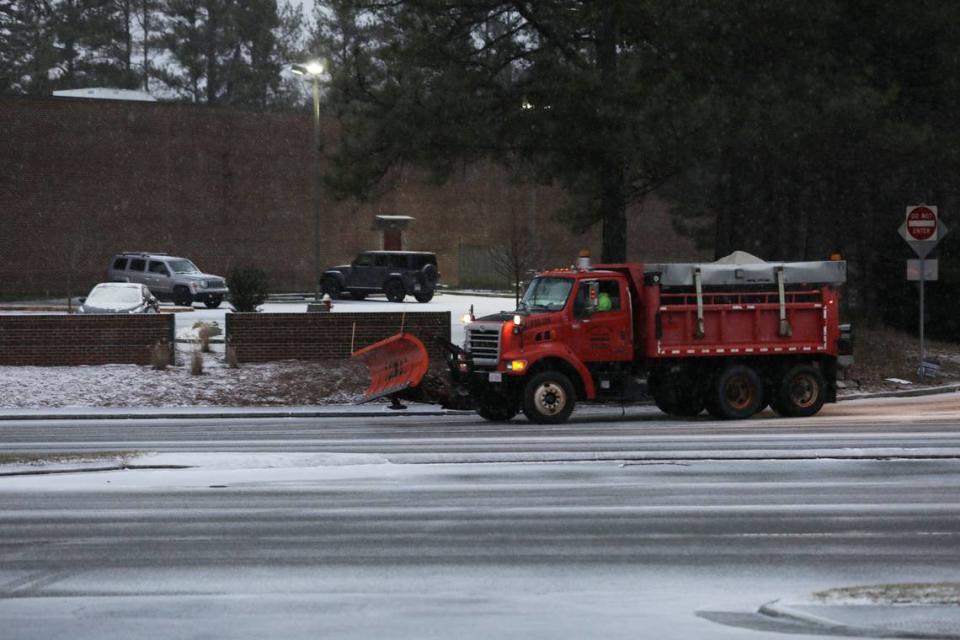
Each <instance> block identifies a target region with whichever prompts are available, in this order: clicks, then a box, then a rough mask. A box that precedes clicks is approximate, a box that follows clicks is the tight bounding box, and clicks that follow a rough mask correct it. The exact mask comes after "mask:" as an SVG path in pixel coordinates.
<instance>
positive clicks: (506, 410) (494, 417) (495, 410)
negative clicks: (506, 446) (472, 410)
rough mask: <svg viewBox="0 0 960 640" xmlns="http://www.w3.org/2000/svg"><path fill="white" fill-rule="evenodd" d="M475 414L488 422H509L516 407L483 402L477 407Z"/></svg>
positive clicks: (515, 412) (515, 411)
mask: <svg viewBox="0 0 960 640" xmlns="http://www.w3.org/2000/svg"><path fill="white" fill-rule="evenodd" d="M477 414H478V415H479V416H480V417H481V418H483V419H484V420H489V421H490V422H509V421H510V420H512V419H513V417H514V416H515V415H517V409H516V408H515V407H510V406H506V405H502V404H485V405H480V406H479V407H477Z"/></svg>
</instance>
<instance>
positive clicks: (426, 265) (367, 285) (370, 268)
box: [320, 251, 440, 302]
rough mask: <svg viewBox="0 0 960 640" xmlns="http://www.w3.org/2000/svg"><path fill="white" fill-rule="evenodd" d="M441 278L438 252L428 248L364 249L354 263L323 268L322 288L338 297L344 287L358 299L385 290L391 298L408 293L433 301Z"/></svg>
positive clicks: (397, 297)
mask: <svg viewBox="0 0 960 640" xmlns="http://www.w3.org/2000/svg"><path fill="white" fill-rule="evenodd" d="M439 281H440V272H439V271H438V270H437V256H436V255H435V254H433V253H429V252H426V251H364V252H363V253H361V254H360V255H358V256H357V257H356V258H355V259H354V261H353V263H351V264H348V265H346V264H345V265H341V266H338V267H332V268H330V269H327V270H326V271H324V272H323V276H322V278H321V279H320V290H321V291H322V292H323V293H327V294H330V297H331V298H338V297H339V296H340V294H341V293H343V292H344V291H349V292H350V295H351V296H353V297H354V298H355V299H357V300H363V299H364V298H366V297H367V295H369V294H371V293H379V292H381V291H382V292H383V293H384V294H386V296H387V299H388V300H390V301H391V302H403V299H404V298H405V297H406V296H407V294H410V295H412V296H413V297H414V298H416V299H417V302H430V300H431V299H433V292H434V290H436V288H437V283H438V282H439Z"/></svg>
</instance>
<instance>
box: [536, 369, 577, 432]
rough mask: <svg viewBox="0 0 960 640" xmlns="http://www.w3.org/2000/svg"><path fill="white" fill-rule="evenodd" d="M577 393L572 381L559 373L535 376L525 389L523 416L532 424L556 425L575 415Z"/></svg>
mask: <svg viewBox="0 0 960 640" xmlns="http://www.w3.org/2000/svg"><path fill="white" fill-rule="evenodd" d="M574 404H576V393H575V391H574V389H573V383H572V382H570V379H569V378H568V377H567V376H565V375H563V374H562V373H560V372H559V371H543V372H541V373H538V374H536V375H535V376H533V377H532V378H531V379H530V380H529V381H528V382H527V385H526V386H525V387H524V389H523V415H525V416H527V418H528V419H529V420H530V422H536V423H538V424H556V423H558V422H564V421H566V419H567V418H569V417H570V414H571V413H573V406H574Z"/></svg>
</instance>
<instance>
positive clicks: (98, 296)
mask: <svg viewBox="0 0 960 640" xmlns="http://www.w3.org/2000/svg"><path fill="white" fill-rule="evenodd" d="M80 303H81V304H80V308H79V309H78V310H77V313H158V312H159V310H160V309H159V307H160V303H159V302H157V299H156V298H155V297H154V296H153V294H152V293H150V289H148V288H147V287H146V286H145V285H142V284H139V283H137V282H101V283H100V284H98V285H97V286H95V287H94V288H93V289H91V290H90V295H88V296H87V297H86V298H81V299H80Z"/></svg>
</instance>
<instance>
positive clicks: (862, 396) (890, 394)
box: [837, 384, 960, 402]
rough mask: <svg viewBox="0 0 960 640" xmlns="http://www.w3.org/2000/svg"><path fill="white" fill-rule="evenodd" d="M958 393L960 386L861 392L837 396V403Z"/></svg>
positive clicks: (946, 385) (947, 385)
mask: <svg viewBox="0 0 960 640" xmlns="http://www.w3.org/2000/svg"><path fill="white" fill-rule="evenodd" d="M958 391H960V384H945V385H943V386H941V387H923V388H921V389H904V390H903V391H877V392H873V393H867V392H861V393H851V394H847V395H842V396H841V395H838V396H837V401H838V402H843V401H845V400H866V399H869V398H918V397H920V396H933V395H938V394H941V393H955V392H958Z"/></svg>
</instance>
